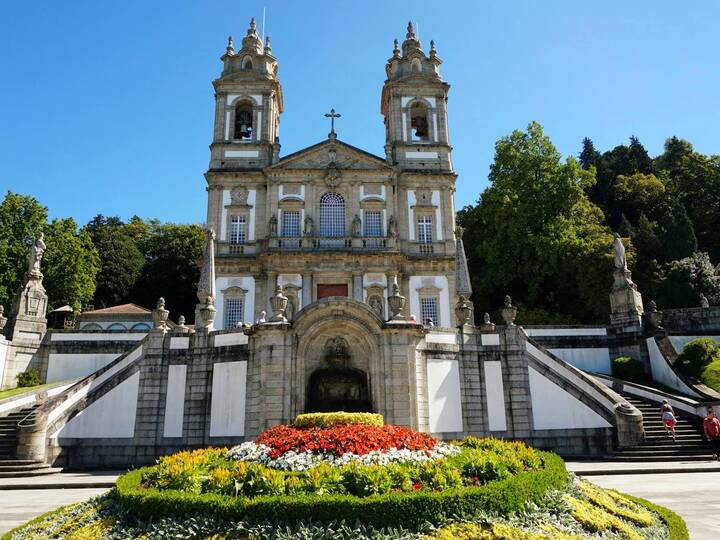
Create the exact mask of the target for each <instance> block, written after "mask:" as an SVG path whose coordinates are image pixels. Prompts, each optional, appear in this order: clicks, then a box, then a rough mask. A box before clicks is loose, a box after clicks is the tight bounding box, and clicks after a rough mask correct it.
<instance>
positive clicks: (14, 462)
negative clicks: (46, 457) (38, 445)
mask: <svg viewBox="0 0 720 540" xmlns="http://www.w3.org/2000/svg"><path fill="white" fill-rule="evenodd" d="M44 464H45V462H44V461H41V460H38V459H0V466H10V465H44Z"/></svg>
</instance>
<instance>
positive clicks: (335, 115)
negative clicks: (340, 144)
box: [325, 109, 342, 136]
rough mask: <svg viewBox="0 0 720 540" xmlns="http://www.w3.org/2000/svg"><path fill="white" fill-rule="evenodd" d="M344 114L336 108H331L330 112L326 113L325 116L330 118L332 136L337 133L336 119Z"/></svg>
mask: <svg viewBox="0 0 720 540" xmlns="http://www.w3.org/2000/svg"><path fill="white" fill-rule="evenodd" d="M340 116H342V115H341V114H340V113H336V112H335V109H330V112H329V113H325V118H329V119H330V136H333V135H335V119H336V118H340Z"/></svg>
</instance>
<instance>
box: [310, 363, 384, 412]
mask: <svg viewBox="0 0 720 540" xmlns="http://www.w3.org/2000/svg"><path fill="white" fill-rule="evenodd" d="M307 395H308V397H307V404H306V407H305V412H337V411H346V412H372V404H371V401H370V395H369V392H368V380H367V374H366V373H365V372H364V371H361V370H359V369H353V368H349V367H330V368H321V369H318V370H315V371H314V372H313V373H312V374H311V375H310V382H309V384H308V394H307Z"/></svg>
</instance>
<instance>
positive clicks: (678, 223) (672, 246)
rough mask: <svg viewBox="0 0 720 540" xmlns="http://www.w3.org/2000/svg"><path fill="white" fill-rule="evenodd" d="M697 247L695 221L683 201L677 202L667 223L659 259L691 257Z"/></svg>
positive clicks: (669, 259) (670, 259) (672, 259)
mask: <svg viewBox="0 0 720 540" xmlns="http://www.w3.org/2000/svg"><path fill="white" fill-rule="evenodd" d="M697 248H698V242H697V238H696V237H695V232H694V231H693V223H692V221H690V218H689V217H688V214H687V211H686V210H685V206H684V205H683V204H682V203H681V202H676V203H675V204H673V206H672V210H671V212H670V215H669V216H668V218H667V220H666V223H665V230H664V232H663V234H662V249H659V250H658V260H660V261H674V260H677V259H683V258H685V257H690V256H691V255H692V254H693V253H694V252H695V251H696V250H697Z"/></svg>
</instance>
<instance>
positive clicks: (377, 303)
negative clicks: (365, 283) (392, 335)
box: [368, 296, 383, 317]
mask: <svg viewBox="0 0 720 540" xmlns="http://www.w3.org/2000/svg"><path fill="white" fill-rule="evenodd" d="M368 304H369V305H370V309H372V310H373V311H374V312H375V314H376V315H377V316H378V317H382V315H383V308H382V300H380V299H379V298H378V297H377V296H371V297H370V299H369V300H368Z"/></svg>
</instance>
